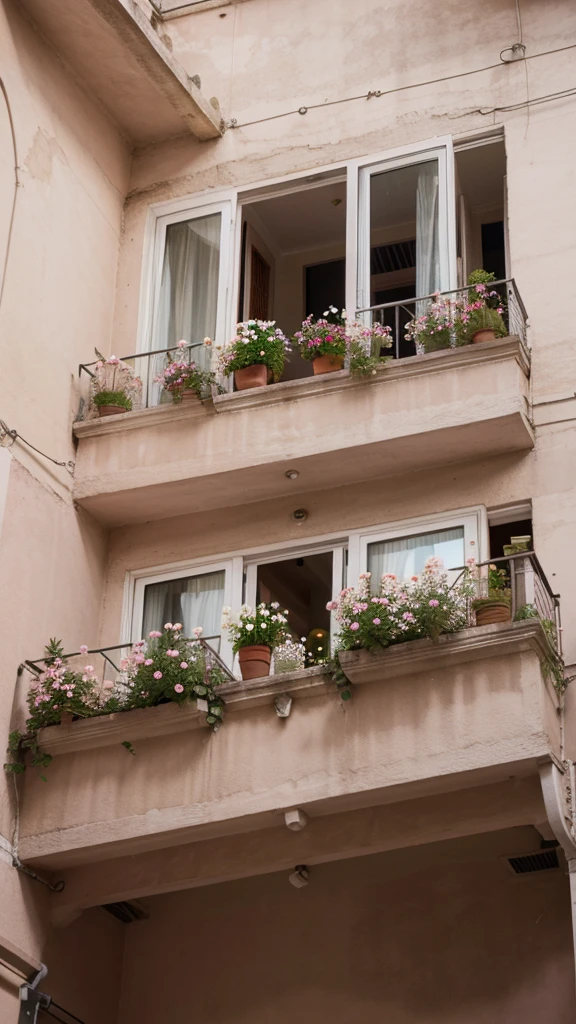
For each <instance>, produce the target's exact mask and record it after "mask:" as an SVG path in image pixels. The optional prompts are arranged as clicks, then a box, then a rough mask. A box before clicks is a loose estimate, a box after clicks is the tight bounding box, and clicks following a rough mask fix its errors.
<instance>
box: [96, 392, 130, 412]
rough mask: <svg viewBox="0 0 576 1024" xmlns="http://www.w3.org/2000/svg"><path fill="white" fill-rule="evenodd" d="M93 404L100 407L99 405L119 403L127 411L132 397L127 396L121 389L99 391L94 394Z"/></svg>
mask: <svg viewBox="0 0 576 1024" xmlns="http://www.w3.org/2000/svg"><path fill="white" fill-rule="evenodd" d="M94 405H95V406H97V407H98V408H100V406H101V405H119V406H121V407H122V408H123V409H126V411H127V412H130V410H131V409H132V399H131V398H128V396H127V395H125V394H124V392H123V391H99V392H98V394H96V395H94Z"/></svg>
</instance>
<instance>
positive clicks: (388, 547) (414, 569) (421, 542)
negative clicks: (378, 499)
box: [368, 526, 465, 580]
mask: <svg viewBox="0 0 576 1024" xmlns="http://www.w3.org/2000/svg"><path fill="white" fill-rule="evenodd" d="M432 555H434V556H436V557H438V558H441V559H442V563H443V565H444V568H445V569H454V568H457V567H458V566H460V565H463V564H464V557H465V556H464V527H463V526H457V527H455V528H454V529H451V530H436V531H435V532H434V533H420V534H416V535H415V536H412V537H400V538H398V539H397V540H381V541H375V542H374V543H372V544H369V545H368V571H369V572H371V573H372V576H373V577H374V578H375V579H380V577H381V576H382V574H383V573H385V572H393V573H395V574H396V576H398V578H399V579H404V580H405V579H408V577H409V576H414V575H417V574H418V573H421V572H422V570H423V568H424V566H425V564H426V560H427V559H428V558H430V557H431V556H432Z"/></svg>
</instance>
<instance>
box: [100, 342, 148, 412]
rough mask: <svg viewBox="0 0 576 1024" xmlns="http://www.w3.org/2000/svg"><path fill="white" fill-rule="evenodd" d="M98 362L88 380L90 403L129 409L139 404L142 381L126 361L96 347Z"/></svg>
mask: <svg viewBox="0 0 576 1024" xmlns="http://www.w3.org/2000/svg"><path fill="white" fill-rule="evenodd" d="M96 355H97V356H98V362H97V363H96V369H95V371H94V376H93V377H92V379H91V381H90V394H91V398H92V403H93V404H94V405H95V406H96V407H99V406H102V405H119V406H122V407H123V408H124V409H127V410H128V411H130V410H131V409H132V408H133V407H134V405H135V404H139V402H140V396H141V393H142V381H141V380H140V378H139V377H137V376H136V374H135V373H134V370H133V369H132V367H131V366H128V363H123V362H122V360H121V359H118V356H109V358H108V359H105V358H104V356H103V355H102V354H101V353H100V352H99V351H98V349H96Z"/></svg>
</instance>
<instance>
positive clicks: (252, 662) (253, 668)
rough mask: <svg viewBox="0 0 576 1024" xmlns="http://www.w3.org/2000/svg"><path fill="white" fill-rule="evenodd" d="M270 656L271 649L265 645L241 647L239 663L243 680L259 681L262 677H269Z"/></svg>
mask: <svg viewBox="0 0 576 1024" xmlns="http://www.w3.org/2000/svg"><path fill="white" fill-rule="evenodd" d="M270 655H271V651H270V648H269V647H267V646H266V645H265V644H252V646H250V647H241V648H240V650H239V651H238V661H239V662H240V671H241V673H242V679H259V678H260V677H261V676H269V675H270Z"/></svg>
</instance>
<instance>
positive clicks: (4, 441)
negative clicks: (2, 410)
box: [0, 420, 76, 476]
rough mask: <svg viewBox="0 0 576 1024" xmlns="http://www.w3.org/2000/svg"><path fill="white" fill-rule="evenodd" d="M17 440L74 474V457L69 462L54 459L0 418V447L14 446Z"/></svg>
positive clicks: (71, 474)
mask: <svg viewBox="0 0 576 1024" xmlns="http://www.w3.org/2000/svg"><path fill="white" fill-rule="evenodd" d="M16 441H20V442H21V443H22V444H25V445H26V446H27V447H28V448H31V449H32V451H35V452H37V453H38V455H41V456H42V458H43V459H48V461H49V462H53V463H54V465H55V466H62V467H63V468H64V469H66V470H68V472H69V473H70V476H73V475H74V468H75V465H76V463H75V462H73V461H72V459H68V461H67V462H59V461H58V459H53V458H52V456H51V455H46V452H41V451H40V449H39V448H36V445H33V444H31V443H30V441H27V440H26V438H25V437H22V434H19V433H18V431H17V430H11V429H10V427H9V426H8V425H7V424H6V423H5V422H4V420H0V448H12V446H13V445H14V444H15V443H16Z"/></svg>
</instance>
